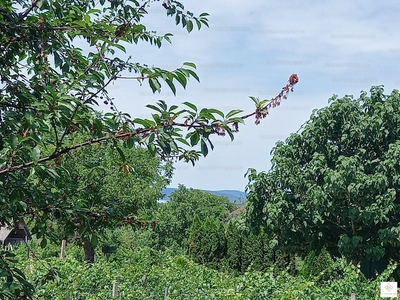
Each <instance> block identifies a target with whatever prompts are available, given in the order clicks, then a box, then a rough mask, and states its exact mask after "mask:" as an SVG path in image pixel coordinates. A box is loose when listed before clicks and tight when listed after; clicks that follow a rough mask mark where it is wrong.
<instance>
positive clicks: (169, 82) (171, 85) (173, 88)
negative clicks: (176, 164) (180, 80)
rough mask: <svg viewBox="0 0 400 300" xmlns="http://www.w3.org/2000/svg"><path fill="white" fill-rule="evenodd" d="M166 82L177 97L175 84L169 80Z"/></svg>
mask: <svg viewBox="0 0 400 300" xmlns="http://www.w3.org/2000/svg"><path fill="white" fill-rule="evenodd" d="M165 82H166V83H167V84H168V86H169V88H170V89H171V91H172V92H173V93H174V95H175V96H176V87H175V85H174V84H173V82H172V81H171V80H169V79H166V80H165Z"/></svg>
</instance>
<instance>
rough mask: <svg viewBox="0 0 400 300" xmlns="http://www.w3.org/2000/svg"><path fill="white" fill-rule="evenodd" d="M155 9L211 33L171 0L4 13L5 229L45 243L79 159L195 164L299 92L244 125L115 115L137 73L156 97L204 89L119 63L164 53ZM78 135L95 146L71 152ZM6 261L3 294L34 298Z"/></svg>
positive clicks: (56, 4) (164, 110)
mask: <svg viewBox="0 0 400 300" xmlns="http://www.w3.org/2000/svg"><path fill="white" fill-rule="evenodd" d="M148 5H162V6H163V7H164V9H165V11H166V15H167V16H172V17H174V19H175V22H176V23H177V24H182V25H183V27H184V28H186V29H187V30H188V32H190V31H192V30H193V28H194V27H197V28H198V29H200V28H201V27H202V26H203V25H205V26H208V23H207V14H206V13H203V14H200V15H199V16H198V17H196V16H195V15H194V14H193V13H191V12H188V11H185V9H184V6H183V5H182V4H181V3H180V2H178V1H172V0H171V1H169V0H168V1H163V2H162V3H160V2H158V1H156V2H155V1H150V0H149V1H136V0H130V1H106V0H100V1H94V0H86V1H81V0H67V1H47V0H33V1H31V0H29V1H28V0H15V1H12V0H9V1H3V2H2V3H1V4H0V80H1V85H0V206H1V220H2V223H3V225H8V226H15V227H16V226H18V220H19V219H20V218H21V217H29V218H30V219H31V223H32V224H34V225H33V226H34V227H36V228H37V229H38V231H37V233H39V234H42V235H43V234H45V233H46V231H48V228H46V226H44V227H43V226H39V224H41V223H40V222H42V220H43V219H44V218H46V217H47V216H48V215H49V214H52V215H54V216H55V218H58V216H61V215H66V214H67V212H66V210H65V207H64V206H63V205H62V203H63V202H62V199H63V195H64V191H63V190H62V187H61V186H60V184H59V183H60V175H61V174H63V172H65V168H64V166H63V159H62V158H63V156H65V155H66V154H68V153H71V152H73V151H74V150H76V149H79V148H82V147H86V146H90V145H94V144H101V143H104V142H110V143H113V148H114V149H115V150H116V151H118V149H120V148H121V144H120V142H119V141H122V143H123V144H125V145H126V146H127V147H128V148H132V147H133V146H134V145H136V146H140V147H147V148H148V149H149V151H151V153H152V154H153V155H154V154H157V155H159V156H160V157H161V158H163V159H173V158H175V159H179V160H183V161H186V162H192V163H194V162H195V161H196V160H197V159H199V158H200V156H201V155H204V156H206V155H207V154H208V149H209V148H211V149H212V148H213V144H212V142H211V141H210V136H212V135H220V136H223V135H225V134H228V135H229V136H230V137H231V138H232V139H233V134H234V133H235V132H236V131H237V130H238V126H239V124H240V123H243V122H244V119H246V118H249V117H251V116H255V118H256V123H259V121H260V119H261V118H264V117H265V116H266V115H267V114H268V112H269V109H270V108H272V107H274V106H276V105H279V104H280V101H281V100H282V99H285V98H286V97H287V95H288V93H289V92H290V91H292V90H293V86H294V85H295V84H296V83H297V81H298V78H297V76H296V75H294V74H293V75H292V76H291V77H290V79H289V83H288V84H287V85H285V86H284V87H283V89H282V91H281V93H280V94H279V95H277V97H275V98H274V99H272V100H271V101H269V100H259V99H257V98H255V97H252V100H253V101H254V102H255V105H256V109H255V111H254V112H252V113H250V114H247V115H243V116H240V115H239V114H240V113H241V111H240V110H233V111H231V112H228V113H227V114H224V113H223V112H221V111H218V110H215V109H198V108H197V107H196V106H195V105H193V104H192V103H190V102H185V103H184V108H183V109H179V108H178V107H177V106H171V107H168V106H167V104H166V103H165V102H163V101H159V102H158V103H157V104H156V105H148V107H149V108H150V109H152V111H153V114H152V119H139V118H132V117H131V116H129V115H128V114H126V113H124V112H121V111H119V110H118V108H117V106H118V100H111V99H110V97H109V96H108V94H107V86H108V85H110V84H111V83H112V82H113V81H115V80H118V79H119V78H121V77H126V74H127V73H135V74H136V75H135V77H130V78H133V79H136V80H137V81H138V82H139V83H140V84H141V83H143V82H148V84H149V86H150V88H151V89H152V91H153V92H159V91H160V90H161V84H163V85H164V86H168V87H169V88H170V89H171V90H172V91H173V92H174V93H175V92H176V87H175V84H176V83H178V84H180V85H182V86H183V87H185V86H186V85H187V82H188V79H189V78H194V79H196V80H198V77H197V75H196V73H195V72H194V70H195V68H196V66H195V64H193V63H183V66H182V67H181V68H177V69H175V70H173V71H170V70H163V69H160V68H157V67H148V66H146V65H143V64H140V63H138V62H132V59H131V58H128V59H126V60H123V59H121V58H119V56H120V54H123V53H124V52H125V48H124V46H123V45H126V44H133V43H139V42H148V43H151V44H153V45H155V46H157V47H161V45H162V43H163V42H164V41H167V42H169V41H170V37H171V35H170V34H165V35H162V36H160V35H157V33H156V32H154V31H149V30H148V29H147V28H146V27H145V26H144V25H143V24H142V19H143V18H144V17H145V15H146V13H147V12H146V8H147V6H148ZM78 45H79V47H78ZM80 47H82V48H80ZM99 101H104V102H105V103H107V104H108V105H109V106H110V109H111V110H112V112H111V113H106V114H105V115H98V114H96V113H95V111H94V108H95V107H96V106H97V105H98V102H99ZM182 129H186V130H185V131H183V130H182ZM77 134H83V135H86V136H88V139H87V140H86V141H82V142H79V143H78V144H73V141H74V140H75V136H76V135H77ZM197 145H198V147H199V148H200V149H199V148H197ZM118 152H119V151H118ZM54 212H57V213H58V214H59V215H58V216H57V214H54ZM91 213H92V212H91ZM40 232H41V233H40ZM2 254H4V253H2ZM4 255H5V254H4ZM4 255H0V257H2V258H4V259H3V261H2V266H4V267H3V270H6V272H3V273H2V274H5V275H4V276H3V277H4V278H5V282H7V283H8V284H7V285H6V287H5V290H6V292H7V293H11V294H12V298H16V297H17V296H18V295H20V294H21V295H22V294H24V293H25V294H30V293H31V292H30V291H28V290H26V291H21V289H20V288H19V287H18V285H17V286H15V285H12V284H15V279H17V281H16V282H18V278H16V277H15V276H14V275H15V274H16V273H15V272H13V271H12V270H11V269H7V266H8V264H7V261H6V258H5V256H4ZM21 278H22V277H21ZM6 292H5V293H6Z"/></svg>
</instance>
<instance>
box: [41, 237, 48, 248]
mask: <svg viewBox="0 0 400 300" xmlns="http://www.w3.org/2000/svg"><path fill="white" fill-rule="evenodd" d="M46 246H47V239H45V238H43V239H42V240H41V241H40V247H42V248H46Z"/></svg>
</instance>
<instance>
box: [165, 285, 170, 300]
mask: <svg viewBox="0 0 400 300" xmlns="http://www.w3.org/2000/svg"><path fill="white" fill-rule="evenodd" d="M168 294H169V287H168V286H166V287H165V289H164V299H167V297H168Z"/></svg>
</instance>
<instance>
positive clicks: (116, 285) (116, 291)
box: [112, 276, 119, 297]
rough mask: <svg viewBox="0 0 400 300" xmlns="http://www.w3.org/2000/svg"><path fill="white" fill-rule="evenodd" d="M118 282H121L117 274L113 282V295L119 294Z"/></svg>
mask: <svg viewBox="0 0 400 300" xmlns="http://www.w3.org/2000/svg"><path fill="white" fill-rule="evenodd" d="M118 282H119V276H115V281H114V283H113V288H112V296H113V297H117V296H118Z"/></svg>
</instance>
